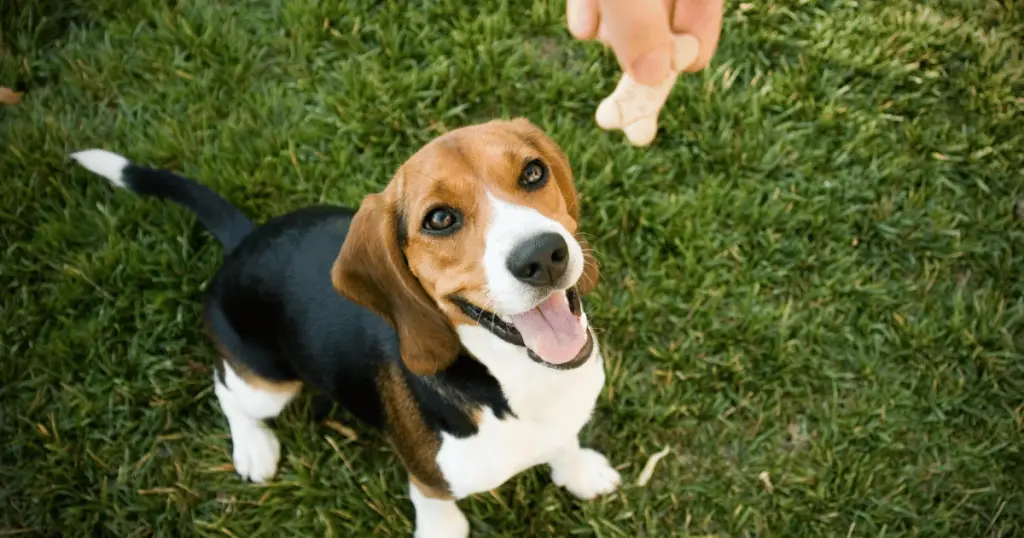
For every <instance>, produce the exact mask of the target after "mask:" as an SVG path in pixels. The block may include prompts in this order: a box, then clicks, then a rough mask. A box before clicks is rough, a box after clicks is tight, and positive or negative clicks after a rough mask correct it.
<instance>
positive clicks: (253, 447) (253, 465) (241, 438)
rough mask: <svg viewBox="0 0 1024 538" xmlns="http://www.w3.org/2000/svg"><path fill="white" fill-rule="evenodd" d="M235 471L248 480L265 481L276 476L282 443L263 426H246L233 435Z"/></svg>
mask: <svg viewBox="0 0 1024 538" xmlns="http://www.w3.org/2000/svg"><path fill="white" fill-rule="evenodd" d="M231 442H232V444H233V445H234V454H233V458H234V461H235V472H236V473H238V474H239V475H240V476H241V477H242V478H244V479H246V480H252V481H253V482H257V483H263V482H266V481H268V480H270V479H271V478H273V477H274V473H276V472H277V462H278V460H280V459H281V443H280V441H278V440H277V436H276V435H274V432H272V431H270V430H269V429H267V428H266V427H263V426H253V427H252V428H245V429H244V430H242V431H241V432H236V433H235V434H234V435H232V436H231Z"/></svg>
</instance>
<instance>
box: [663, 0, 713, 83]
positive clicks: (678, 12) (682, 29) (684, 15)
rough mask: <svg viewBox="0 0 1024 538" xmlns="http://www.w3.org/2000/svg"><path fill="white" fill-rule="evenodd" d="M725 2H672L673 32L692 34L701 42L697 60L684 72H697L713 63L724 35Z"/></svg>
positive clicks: (681, 0) (692, 0) (706, 0)
mask: <svg viewBox="0 0 1024 538" xmlns="http://www.w3.org/2000/svg"><path fill="white" fill-rule="evenodd" d="M724 3H725V2H724V0H676V1H675V2H672V4H673V8H672V31H673V32H674V33H677V34H690V35H693V36H694V37H696V38H697V40H698V41H699V42H700V50H699V51H698V54H697V59H696V60H694V61H693V63H691V64H690V65H689V66H688V67H687V68H686V69H684V71H687V72H691V73H692V72H696V71H700V70H701V69H704V68H705V67H707V66H708V64H710V63H711V58H712V57H713V56H714V55H715V51H716V50H717V49H718V42H719V39H720V37H721V34H722V13H723V11H724Z"/></svg>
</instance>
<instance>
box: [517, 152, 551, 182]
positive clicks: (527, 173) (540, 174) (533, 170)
mask: <svg viewBox="0 0 1024 538" xmlns="http://www.w3.org/2000/svg"><path fill="white" fill-rule="evenodd" d="M547 182H548V167H547V166H544V163H543V162H542V161H541V160H540V159H533V160H532V161H530V162H528V163H526V166H524V167H523V172H522V174H520V175H519V184H520V185H522V186H523V188H525V189H528V190H534V189H539V188H541V187H543V186H544V184H545V183H547Z"/></svg>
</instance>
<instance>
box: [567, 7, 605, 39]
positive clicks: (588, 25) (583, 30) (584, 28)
mask: <svg viewBox="0 0 1024 538" xmlns="http://www.w3.org/2000/svg"><path fill="white" fill-rule="evenodd" d="M565 19H566V23H567V24H568V26H569V33H570V34H572V36H573V37H575V38H576V39H583V40H587V39H594V37H595V36H597V24H598V21H599V20H600V16H599V14H598V11H597V0H566V2H565Z"/></svg>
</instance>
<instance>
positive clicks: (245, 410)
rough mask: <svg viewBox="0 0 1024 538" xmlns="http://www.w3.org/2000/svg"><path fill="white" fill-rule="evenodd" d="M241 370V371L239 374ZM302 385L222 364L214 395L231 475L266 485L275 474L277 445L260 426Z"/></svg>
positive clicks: (225, 362) (215, 379)
mask: <svg viewBox="0 0 1024 538" xmlns="http://www.w3.org/2000/svg"><path fill="white" fill-rule="evenodd" d="M239 370H241V371H239ZM301 390H302V383H301V382H299V381H271V380H267V379H264V378H261V377H259V376H257V375H255V374H253V373H252V372H249V371H246V370H245V369H244V367H240V365H238V364H237V363H234V364H233V363H232V361H230V360H222V367H221V368H219V369H218V371H217V373H216V374H215V378H214V392H215V393H216V394H217V400H218V401H219V402H220V408H221V410H222V411H223V412H224V416H225V417H227V419H228V425H229V427H230V428H231V443H232V446H233V448H232V457H233V460H234V464H235V472H237V473H238V474H239V475H241V476H242V478H245V479H248V480H252V481H253V482H266V481H267V480H269V479H271V478H273V476H274V473H276V472H277V463H278V461H279V460H280V458H281V444H280V442H279V441H278V440H277V436H276V435H274V432H272V431H270V429H269V428H268V427H267V425H266V424H265V423H264V422H263V421H264V420H266V419H270V418H274V417H276V416H277V415H278V414H280V413H281V410H282V409H284V407H285V406H286V405H288V402H290V401H292V399H294V398H295V396H296V395H298V393H299V391H301Z"/></svg>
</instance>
